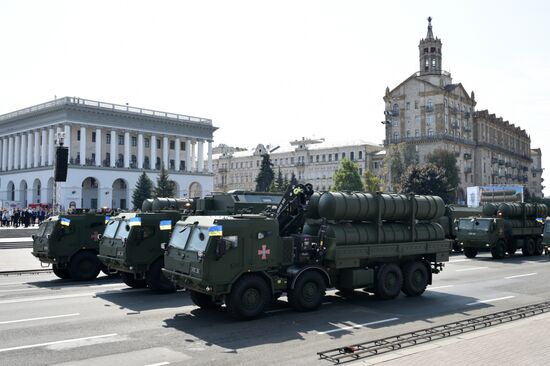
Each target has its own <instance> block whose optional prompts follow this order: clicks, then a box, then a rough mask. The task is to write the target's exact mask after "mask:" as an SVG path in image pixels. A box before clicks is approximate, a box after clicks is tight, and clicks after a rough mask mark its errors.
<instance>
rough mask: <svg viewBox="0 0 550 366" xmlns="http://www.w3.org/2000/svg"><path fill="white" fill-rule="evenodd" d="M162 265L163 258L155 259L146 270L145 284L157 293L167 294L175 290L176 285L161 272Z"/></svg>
mask: <svg viewBox="0 0 550 366" xmlns="http://www.w3.org/2000/svg"><path fill="white" fill-rule="evenodd" d="M163 266H164V258H159V259H157V260H156V261H155V262H154V263H153V264H151V267H149V271H148V272H147V278H146V281H147V286H149V288H150V289H151V290H152V291H153V292H156V293H157V294H168V293H171V292H176V286H175V285H174V284H173V283H172V282H170V280H169V279H168V278H166V277H165V276H164V274H163V273H162V267H163Z"/></svg>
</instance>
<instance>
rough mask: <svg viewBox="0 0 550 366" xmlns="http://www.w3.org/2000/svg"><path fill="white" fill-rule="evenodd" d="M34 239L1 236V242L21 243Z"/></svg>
mask: <svg viewBox="0 0 550 366" xmlns="http://www.w3.org/2000/svg"><path fill="white" fill-rule="evenodd" d="M28 241H32V238H0V243H21V242H28Z"/></svg>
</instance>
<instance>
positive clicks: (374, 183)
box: [363, 170, 382, 192]
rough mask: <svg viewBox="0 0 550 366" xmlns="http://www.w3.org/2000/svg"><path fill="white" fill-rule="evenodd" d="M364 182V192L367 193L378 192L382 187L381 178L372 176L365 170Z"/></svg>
mask: <svg viewBox="0 0 550 366" xmlns="http://www.w3.org/2000/svg"><path fill="white" fill-rule="evenodd" d="M363 180H364V181H365V182H364V184H363V190H364V191H365V192H377V191H379V190H380V187H381V186H382V181H381V180H380V178H378V177H377V176H376V175H374V174H372V172H371V171H370V170H365V174H363Z"/></svg>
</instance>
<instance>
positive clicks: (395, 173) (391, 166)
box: [383, 142, 418, 191]
mask: <svg viewBox="0 0 550 366" xmlns="http://www.w3.org/2000/svg"><path fill="white" fill-rule="evenodd" d="M415 164H418V154H417V152H416V147H415V145H412V144H406V143H404V142H402V143H400V144H391V145H389V146H388V148H387V149H386V156H384V161H383V166H384V169H383V173H384V175H385V176H386V177H387V182H388V183H389V184H388V186H387V187H386V189H388V190H390V191H395V190H397V188H398V186H399V181H400V178H401V176H403V173H405V170H406V169H407V168H408V167H409V166H411V165H415Z"/></svg>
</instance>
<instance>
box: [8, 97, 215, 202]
mask: <svg viewBox="0 0 550 366" xmlns="http://www.w3.org/2000/svg"><path fill="white" fill-rule="evenodd" d="M215 130H216V127H213V126H212V121H211V120H209V119H205V118H198V117H190V116H185V115H180V114H176V113H166V112H159V111H154V110H149V109H144V108H136V107H131V106H128V105H117V104H111V103H104V102H97V101H92V100H86V99H81V98H71V97H65V98H61V99H56V100H53V101H50V102H47V103H43V104H40V105H36V106H32V107H29V108H25V109H22V110H18V111H15V112H12V113H8V114H4V115H1V116H0V163H1V172H0V198H1V199H2V201H3V207H6V206H8V205H11V206H22V207H26V206H27V205H29V204H31V203H49V204H52V203H53V201H54V191H55V192H57V193H56V197H57V202H58V203H59V204H60V205H61V206H62V207H64V208H67V207H70V206H75V207H83V208H98V207H111V208H122V209H125V208H130V206H131V197H132V191H133V189H134V187H135V185H136V182H137V180H138V177H139V176H140V175H141V173H142V172H146V173H147V175H148V176H149V178H151V179H152V180H153V181H155V180H156V178H157V176H158V171H159V169H160V167H161V164H162V165H164V166H165V167H166V168H167V169H168V171H169V173H170V178H171V179H172V180H174V181H175V182H176V190H177V196H179V197H186V196H200V195H204V194H207V193H209V192H210V191H212V182H213V174H212V134H213V132H214V131H215ZM61 132H63V133H64V145H65V146H67V147H68V148H69V160H68V163H69V166H68V174H67V181H66V182H59V183H57V186H56V187H57V189H56V190H54V186H55V184H54V179H53V169H54V157H55V148H56V136H58V134H59V133H61ZM205 143H207V156H208V160H207V161H206V164H205V159H204V156H205V151H204V150H205V146H204V144H205Z"/></svg>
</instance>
